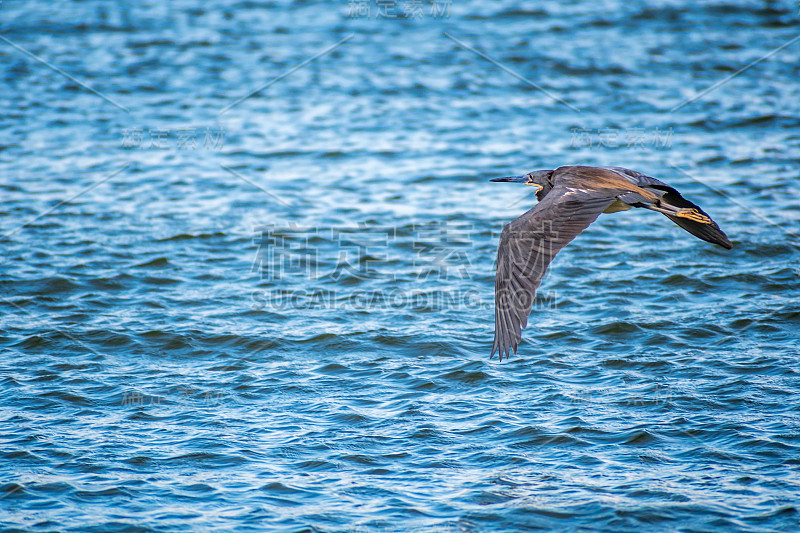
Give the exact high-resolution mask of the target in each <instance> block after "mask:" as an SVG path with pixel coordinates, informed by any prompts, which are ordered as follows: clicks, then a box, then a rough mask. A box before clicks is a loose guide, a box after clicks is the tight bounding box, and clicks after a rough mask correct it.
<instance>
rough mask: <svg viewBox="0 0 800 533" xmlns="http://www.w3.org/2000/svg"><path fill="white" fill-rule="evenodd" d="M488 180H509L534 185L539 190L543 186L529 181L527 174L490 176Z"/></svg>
mask: <svg viewBox="0 0 800 533" xmlns="http://www.w3.org/2000/svg"><path fill="white" fill-rule="evenodd" d="M489 181H498V182H500V181H502V182H506V181H510V182H513V183H524V184H525V185H533V186H534V187H536V188H537V189H538V190H540V191H541V190H542V189H543V188H544V187H542V186H541V185H539V184H538V183H534V182H532V181H529V180H528V177H527V176H508V177H505V178H492V179H490V180H489Z"/></svg>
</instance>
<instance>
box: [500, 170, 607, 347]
mask: <svg viewBox="0 0 800 533" xmlns="http://www.w3.org/2000/svg"><path fill="white" fill-rule="evenodd" d="M620 192H621V191H620V190H613V189H604V190H600V191H589V190H581V189H576V188H571V187H568V186H566V185H563V184H559V185H556V187H554V188H553V190H551V191H550V192H549V193H548V194H547V196H545V197H544V199H543V200H542V201H541V202H539V203H538V204H537V205H536V206H535V207H534V208H533V209H531V210H530V211H528V212H527V213H525V214H524V215H522V216H521V217H519V218H518V219H516V220H514V221H512V222H511V223H510V224H508V225H506V226H505V227H504V228H503V232H502V233H501V235H500V245H499V247H498V251H497V273H496V274H495V334H494V343H493V345H492V355H494V353H495V352H499V355H500V359H502V358H503V357H504V356H505V357H508V356H509V355H510V353H511V351H512V350H513V351H514V353H515V354H516V353H517V346H518V345H519V341H520V339H521V336H522V329H524V328H525V327H526V326H527V324H528V315H529V314H530V311H531V306H532V305H533V298H534V296H535V295H536V289H537V288H538V287H539V284H540V283H541V281H542V277H544V274H545V272H546V271H547V267H548V265H549V264H550V262H551V261H552V260H553V257H555V255H556V254H557V253H558V252H559V251H560V250H561V249H562V248H564V247H565V246H566V245H567V244H568V243H569V242H570V241H571V240H572V239H574V238H575V237H576V236H577V235H578V234H579V233H580V232H582V231H583V230H584V229H586V228H587V227H588V226H589V225H590V224H591V223H592V222H594V221H595V220H596V219H597V217H598V216H599V215H600V213H602V212H603V210H604V209H606V208H607V207H608V206H609V205H610V204H611V203H612V202H613V201H614V200H615V198H616V195H617V194H619V193H620Z"/></svg>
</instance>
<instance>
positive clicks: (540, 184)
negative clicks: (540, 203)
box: [489, 170, 553, 200]
mask: <svg viewBox="0 0 800 533" xmlns="http://www.w3.org/2000/svg"><path fill="white" fill-rule="evenodd" d="M552 175H553V171H552V170H534V171H533V172H529V173H527V174H525V175H524V176H508V177H506V178H494V179H492V180H489V181H510V182H513V183H524V184H525V185H532V186H534V187H536V188H537V191H536V199H537V200H541V199H542V198H544V196H545V195H546V194H547V193H549V192H550V189H552V188H553V183H552V182H551V181H550V177H551V176H552Z"/></svg>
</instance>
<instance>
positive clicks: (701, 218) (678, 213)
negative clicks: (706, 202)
mask: <svg viewBox="0 0 800 533" xmlns="http://www.w3.org/2000/svg"><path fill="white" fill-rule="evenodd" d="M635 207H644V208H645V209H650V210H651V211H657V212H659V213H664V214H665V215H670V216H673V217H680V218H688V219H689V220H694V221H695V222H699V223H701V224H711V219H710V218H708V217H707V216H705V215H704V214H702V213H700V212H699V211H698V210H697V209H693V208H691V207H675V206H673V205H669V204H663V203H662V204H661V205H660V206H657V205H653V204H644V203H640V204H637V205H636V206H635Z"/></svg>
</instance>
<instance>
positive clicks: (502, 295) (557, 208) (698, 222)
mask: <svg viewBox="0 0 800 533" xmlns="http://www.w3.org/2000/svg"><path fill="white" fill-rule="evenodd" d="M491 181H504V182H515V183H524V184H525V185H532V186H534V187H537V189H538V190H537V191H536V199H537V200H539V203H538V204H536V206H535V207H534V208H533V209H531V210H530V211H528V212H527V213H525V214H524V215H522V216H521V217H519V218H518V219H516V220H514V221H512V222H511V223H509V224H507V225H506V226H505V227H504V228H503V232H502V233H501V234H500V244H499V246H498V249H497V273H496V275H495V281H494V290H495V301H494V345H493V346H492V354H491V355H492V356H494V354H495V352H499V356H500V359H501V360H502V359H503V356H505V357H509V355H510V353H511V350H513V351H514V354H515V355H516V353H517V346H518V345H519V342H520V339H521V338H522V330H523V329H525V326H527V325H528V315H529V314H530V312H531V306H532V305H533V297H534V295H535V294H536V289H537V288H538V287H539V284H540V283H541V281H542V277H543V276H544V273H545V271H546V270H547V266H548V265H549V264H550V262H551V261H552V260H553V257H555V255H556V254H557V253H558V252H559V251H560V250H561V249H562V248H563V247H565V246H566V245H567V244H569V242H570V241H571V240H572V239H574V238H575V237H576V236H577V235H578V234H579V233H580V232H581V231H583V230H584V229H586V228H587V227H588V226H589V224H591V223H592V222H594V221H595V220H596V219H597V217H598V216H600V213H615V212H617V211H625V210H627V209H630V208H632V207H643V208H645V209H650V210H651V211H657V212H659V213H663V214H664V215H666V217H667V218H669V219H670V220H672V221H673V222H675V223H676V224H677V225H678V226H680V227H682V228H683V229H685V230H686V231H688V232H689V233H691V234H692V235H694V236H695V237H698V238H700V239H703V240H704V241H707V242H710V243H713V244H718V245H720V246H722V247H724V248H727V249H731V248H732V247H733V245H732V244H731V241H729V240H728V237H727V235H725V233H723V231H722V230H721V229H719V226H717V224H716V222H714V221H713V220H711V217H709V216H708V215H707V214H706V213H705V211H703V210H702V209H700V207H698V206H697V205H695V204H693V203H692V202H690V201H689V200H687V199H685V198H684V197H683V196H681V194H680V193H679V192H678V191H677V190H675V189H674V188H673V187H670V186H669V185H667V184H666V183H664V182H663V181H659V180H657V179H655V178H651V177H650V176H646V175H644V174H642V173H640V172H636V171H635V170H629V169H627V168H622V167H609V168H604V167H587V166H565V167H560V168H557V169H555V170H536V171H533V172H531V173H529V174H526V175H524V176H512V177H508V178H495V179H493V180H491Z"/></svg>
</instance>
